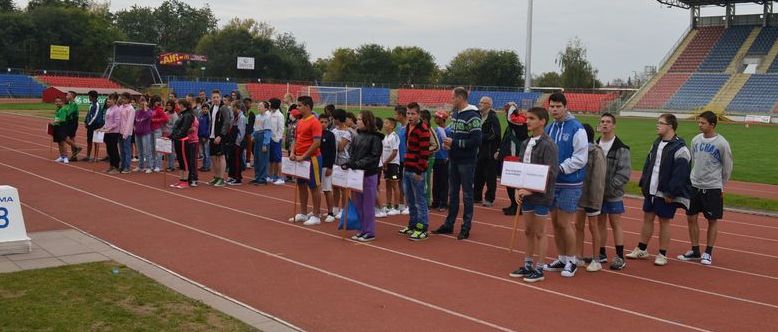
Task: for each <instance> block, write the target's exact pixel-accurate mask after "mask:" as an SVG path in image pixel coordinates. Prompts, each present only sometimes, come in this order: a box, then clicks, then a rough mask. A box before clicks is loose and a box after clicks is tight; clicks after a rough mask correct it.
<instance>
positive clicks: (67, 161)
mask: <svg viewBox="0 0 778 332" xmlns="http://www.w3.org/2000/svg"><path fill="white" fill-rule="evenodd" d="M62 163H63V164H69V163H70V160H69V159H68V157H64V158H62Z"/></svg>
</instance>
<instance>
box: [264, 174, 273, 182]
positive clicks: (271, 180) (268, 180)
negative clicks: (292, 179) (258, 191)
mask: <svg viewBox="0 0 778 332" xmlns="http://www.w3.org/2000/svg"><path fill="white" fill-rule="evenodd" d="M265 182H267V183H271V182H273V178H271V177H269V176H268V177H266V178H265Z"/></svg>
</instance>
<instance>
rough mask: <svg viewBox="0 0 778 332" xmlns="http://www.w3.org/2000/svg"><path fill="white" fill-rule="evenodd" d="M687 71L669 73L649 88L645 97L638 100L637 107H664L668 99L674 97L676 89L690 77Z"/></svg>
mask: <svg viewBox="0 0 778 332" xmlns="http://www.w3.org/2000/svg"><path fill="white" fill-rule="evenodd" d="M689 76H690V74H687V73H668V74H665V75H664V76H662V78H660V79H659V82H657V83H656V84H654V86H653V87H652V88H651V90H648V92H646V94H645V95H644V96H643V98H641V99H640V101H638V103H637V104H636V105H635V108H638V109H657V108H662V107H663V106H664V105H665V104H666V103H667V100H668V99H670V97H672V96H673V95H674V94H675V92H676V91H678V89H679V88H680V87H681V86H682V85H683V84H684V83H686V81H687V80H688V79H689Z"/></svg>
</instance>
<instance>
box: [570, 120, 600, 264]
mask: <svg viewBox="0 0 778 332" xmlns="http://www.w3.org/2000/svg"><path fill="white" fill-rule="evenodd" d="M583 127H584V130H586V137H587V140H588V141H589V150H588V151H589V154H588V158H587V161H586V175H585V176H584V183H583V190H582V191H581V200H579V201H578V211H577V212H576V222H575V246H576V250H577V252H576V254H577V255H578V257H583V252H584V237H585V235H584V226H586V220H587V219H589V232H590V233H591V234H592V261H591V262H590V263H589V266H588V267H586V271H589V272H597V271H599V270H602V265H601V264H600V260H599V259H594V256H596V255H597V249H599V248H600V232H599V230H598V228H599V227H598V222H597V216H599V215H600V208H601V207H602V195H603V193H604V192H605V171H606V167H607V165H606V163H605V154H604V153H603V152H602V147H600V146H599V145H597V144H596V143H594V128H592V126H591V125H589V124H588V123H585V124H584V125H583Z"/></svg>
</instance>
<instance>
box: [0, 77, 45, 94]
mask: <svg viewBox="0 0 778 332" xmlns="http://www.w3.org/2000/svg"><path fill="white" fill-rule="evenodd" d="M45 88H46V87H45V86H44V85H42V84H40V83H39V82H38V81H36V80H35V79H33V78H32V77H30V76H28V75H16V74H0V96H2V97H9V96H10V97H13V98H40V97H41V95H42V94H43V90H44V89H45Z"/></svg>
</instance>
